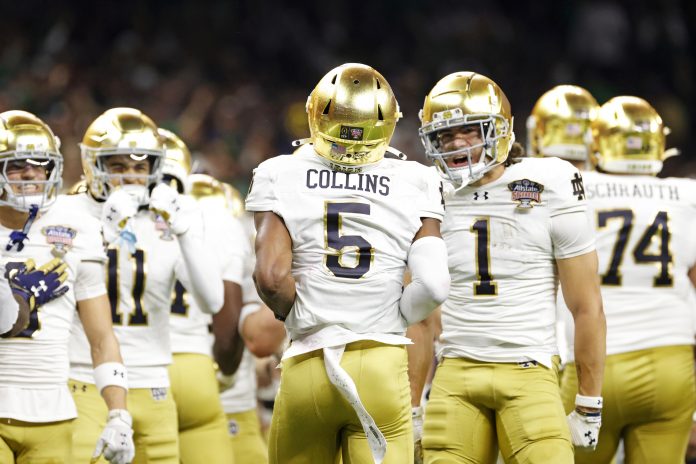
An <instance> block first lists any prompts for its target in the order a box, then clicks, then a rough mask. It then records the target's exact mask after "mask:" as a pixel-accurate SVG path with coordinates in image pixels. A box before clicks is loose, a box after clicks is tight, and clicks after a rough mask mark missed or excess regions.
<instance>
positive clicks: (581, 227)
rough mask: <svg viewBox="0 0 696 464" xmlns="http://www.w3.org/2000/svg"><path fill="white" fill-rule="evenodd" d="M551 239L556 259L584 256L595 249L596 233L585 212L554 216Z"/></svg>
mask: <svg viewBox="0 0 696 464" xmlns="http://www.w3.org/2000/svg"><path fill="white" fill-rule="evenodd" d="M551 239H552V240H553V254H554V257H555V258H556V259H565V258H572V257H574V256H580V255H584V254H585V253H589V252H590V251H592V250H594V249H595V231H594V228H593V227H592V224H591V223H590V218H589V215H588V214H587V213H586V212H585V211H574V212H571V213H566V214H559V215H558V216H553V217H552V218H551Z"/></svg>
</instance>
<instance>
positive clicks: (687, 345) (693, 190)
mask: <svg viewBox="0 0 696 464" xmlns="http://www.w3.org/2000/svg"><path fill="white" fill-rule="evenodd" d="M592 132H593V138H594V144H595V150H594V151H593V152H592V154H591V156H590V159H591V161H592V165H593V166H595V167H596V169H597V172H587V173H585V175H584V179H585V192H586V194H587V199H588V202H589V204H590V209H591V213H592V217H593V222H594V225H595V226H596V233H597V252H598V254H599V272H600V274H599V276H600V279H601V290H602V298H603V300H604V308H605V311H606V317H607V355H608V356H607V359H606V373H605V381H604V385H603V387H602V396H603V397H604V398H605V401H606V405H605V408H604V411H603V414H602V429H601V432H600V434H599V445H598V446H597V449H596V450H595V451H594V452H593V453H590V454H584V453H583V454H580V453H579V454H577V455H576V457H575V460H576V462H581V463H590V462H591V463H599V464H601V463H609V462H611V460H612V458H613V456H614V454H615V452H616V449H617V446H618V443H619V441H620V440H621V439H623V441H624V452H625V456H626V462H628V463H638V462H641V463H642V462H645V463H647V462H675V463H676V462H683V461H684V454H685V452H686V447H687V443H688V439H689V432H690V428H691V422H692V420H691V416H692V413H693V412H694V402H695V400H696V395H695V393H694V391H695V386H694V369H693V345H694V335H693V328H692V327H693V324H692V315H693V306H692V300H691V299H690V297H691V295H690V293H691V292H693V288H694V285H696V235H694V229H696V182H694V181H693V180H690V179H676V178H669V179H659V178H657V177H655V175H656V174H658V173H659V172H660V170H661V169H662V162H663V160H664V159H665V158H666V157H667V156H669V155H670V154H671V153H673V151H671V150H665V135H666V134H667V133H668V130H667V128H666V127H665V126H664V124H663V122H662V119H661V118H660V115H659V114H658V113H657V112H656V111H655V109H654V108H653V107H652V106H651V105H650V104H649V103H648V102H646V101H645V100H643V99H641V98H638V97H629V96H621V97H615V98H612V99H611V100H609V101H608V102H606V103H605V104H604V105H602V107H601V108H600V110H599V113H598V116H597V119H596V120H595V121H594V122H593V123H592ZM576 333H577V332H576ZM568 338H569V341H570V342H571V344H570V350H569V351H570V353H573V349H572V348H573V345H572V341H573V340H572V334H570V336H569V337H568ZM579 355H580V350H579V347H578V340H577V338H576V340H575V359H576V361H577V359H578V356H579ZM577 383H578V381H577V377H576V375H575V371H574V369H566V371H565V372H564V374H563V379H562V390H563V391H562V392H563V400H564V403H565V406H566V410H569V409H572V402H573V398H572V397H573V392H574V391H575V388H576V385H577Z"/></svg>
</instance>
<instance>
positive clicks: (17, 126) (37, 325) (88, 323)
mask: <svg viewBox="0 0 696 464" xmlns="http://www.w3.org/2000/svg"><path fill="white" fill-rule="evenodd" d="M0 152H2V155H1V157H2V158H0V166H1V168H2V173H1V174H0V189H1V190H2V192H1V193H0V242H1V243H2V246H3V248H4V251H3V261H4V265H5V267H6V269H7V272H8V277H9V280H10V282H11V283H16V284H17V285H18V287H16V288H19V289H20V291H21V288H22V287H23V288H25V289H26V288H28V289H30V291H31V294H25V295H23V298H24V299H25V300H27V301H29V302H30V303H31V306H32V311H31V313H30V318H29V324H28V325H27V326H26V328H25V329H24V330H22V331H21V332H20V333H19V334H18V335H17V336H16V337H14V338H7V339H2V340H0V462H3V463H13V462H18V463H24V462H26V463H29V462H31V463H33V462H71V444H72V425H73V424H72V422H73V419H74V418H75V417H76V416H77V411H76V410H75V404H74V402H73V400H72V398H71V396H70V392H69V391H68V388H67V385H68V383H67V381H68V341H69V336H70V328H71V324H72V322H73V319H75V318H74V315H75V314H76V311H75V309H77V314H78V315H79V319H80V320H81V322H82V325H83V326H84V330H85V334H86V336H87V340H88V345H87V346H88V353H87V357H86V359H85V363H86V364H88V365H89V366H90V369H92V370H93V372H94V380H93V382H94V383H96V390H95V391H96V395H97V401H98V402H99V404H100V406H101V407H102V409H103V416H102V417H101V419H102V422H101V424H100V428H99V429H96V430H94V432H93V435H92V436H91V438H90V442H89V443H88V444H87V445H86V446H88V447H89V455H88V456H87V460H89V457H90V456H92V453H93V452H94V456H95V457H98V456H99V455H101V454H102V453H103V455H104V457H105V458H106V459H107V460H109V461H110V462H112V463H126V462H130V461H131V459H132V458H133V452H134V448H133V441H132V434H133V432H132V429H131V417H130V414H129V413H128V411H126V409H125V408H126V392H127V388H128V383H127V377H126V371H125V368H124V366H123V364H122V361H121V355H120V353H119V345H118V342H117V340H116V337H115V336H114V333H113V330H112V327H111V315H110V311H109V301H108V299H107V296H106V287H105V285H104V272H103V263H104V261H105V260H106V256H105V255H104V248H103V246H102V235H101V224H100V222H99V220H97V219H93V218H90V217H85V216H84V215H83V214H82V211H80V210H79V209H75V208H73V207H72V204H71V202H70V201H67V199H66V198H65V197H58V190H59V189H60V185H61V175H62V168H63V157H62V155H61V154H60V151H59V142H58V139H57V137H55V136H54V135H53V132H52V131H51V129H50V128H49V127H48V126H47V125H46V124H45V123H44V122H43V121H41V120H40V119H39V118H37V117H36V116H34V115H33V114H30V113H27V112H24V111H6V112H4V113H1V114H0ZM35 261H36V262H47V264H46V265H44V266H41V267H40V268H38V269H37V268H36V267H35V264H34V262H35ZM92 366H93V367H92ZM100 395H101V397H102V398H103V400H102V398H100V397H99V396H100ZM107 416H108V417H107ZM100 431H101V436H100V435H99V434H100ZM95 443H97V448H96V450H95ZM85 462H86V461H85Z"/></svg>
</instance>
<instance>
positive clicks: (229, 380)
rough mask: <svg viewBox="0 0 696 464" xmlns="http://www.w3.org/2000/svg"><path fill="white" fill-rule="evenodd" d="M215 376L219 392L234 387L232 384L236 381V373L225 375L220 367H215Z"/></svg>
mask: <svg viewBox="0 0 696 464" xmlns="http://www.w3.org/2000/svg"><path fill="white" fill-rule="evenodd" d="M215 378H216V380H217V384H218V390H220V391H221V392H223V391H225V390H229V389H230V388H232V387H234V384H235V382H236V381H237V375H236V373H235V374H232V375H227V374H223V373H222V371H221V370H220V369H217V370H216V371H215Z"/></svg>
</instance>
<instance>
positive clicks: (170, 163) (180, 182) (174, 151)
mask: <svg viewBox="0 0 696 464" xmlns="http://www.w3.org/2000/svg"><path fill="white" fill-rule="evenodd" d="M157 132H158V133H159V135H161V136H162V138H164V149H165V157H164V167H163V168H162V180H163V181H164V182H165V183H166V184H171V183H174V184H176V185H174V186H173V187H174V188H176V189H177V190H178V191H179V193H184V190H185V187H186V178H187V177H188V175H189V174H191V152H190V151H189V149H188V147H187V146H186V144H185V143H184V142H183V140H181V139H180V138H179V136H177V135H176V134H175V133H173V132H171V131H168V130H167V129H162V128H159V129H157Z"/></svg>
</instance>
